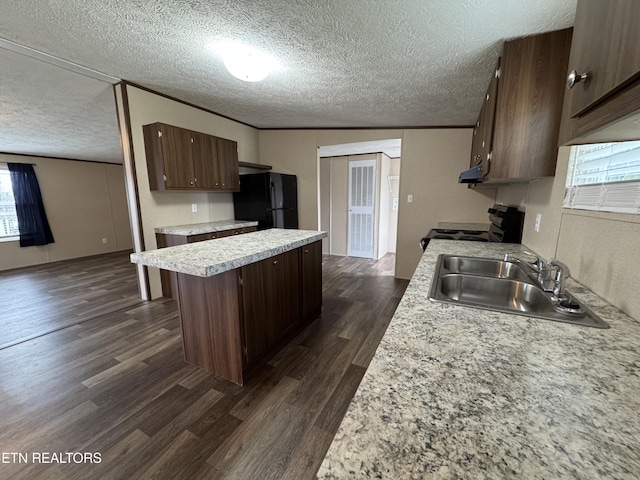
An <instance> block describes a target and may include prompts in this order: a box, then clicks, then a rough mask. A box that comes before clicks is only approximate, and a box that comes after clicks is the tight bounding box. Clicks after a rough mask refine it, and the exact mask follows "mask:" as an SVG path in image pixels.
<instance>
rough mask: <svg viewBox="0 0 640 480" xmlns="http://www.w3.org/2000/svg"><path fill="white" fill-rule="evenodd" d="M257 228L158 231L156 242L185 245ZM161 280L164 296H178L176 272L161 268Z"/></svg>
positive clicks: (167, 245)
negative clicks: (179, 232) (182, 232)
mask: <svg viewBox="0 0 640 480" xmlns="http://www.w3.org/2000/svg"><path fill="white" fill-rule="evenodd" d="M256 230H257V227H242V228H231V229H229V230H218V231H216V232H209V233H199V234H196V235H172V234H165V233H156V244H157V245H158V248H166V247H175V246H176V245H184V244H186V243H194V242H204V241H205V240H214V239H216V238H222V237H230V236H232V235H241V234H243V233H249V232H255V231H256ZM160 282H161V284H162V296H163V297H167V298H176V296H175V293H174V292H176V291H177V290H176V289H177V285H176V275H175V273H174V272H170V271H168V270H160Z"/></svg>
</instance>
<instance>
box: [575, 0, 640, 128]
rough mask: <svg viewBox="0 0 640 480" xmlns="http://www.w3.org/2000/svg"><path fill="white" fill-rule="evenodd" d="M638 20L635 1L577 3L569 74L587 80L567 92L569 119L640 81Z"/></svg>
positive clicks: (639, 3) (639, 12)
mask: <svg viewBox="0 0 640 480" xmlns="http://www.w3.org/2000/svg"><path fill="white" fill-rule="evenodd" d="M638 19H640V1H638V0H580V1H579V2H578V9H577V11H576V21H575V27H574V32H575V33H574V37H573V45H574V48H573V49H572V50H571V57H570V60H569V72H572V71H575V75H574V76H576V75H577V78H580V76H581V75H582V74H586V75H587V77H586V79H585V81H579V82H578V83H577V84H575V85H573V87H572V88H571V116H572V117H573V116H576V115H580V114H582V113H583V112H585V111H587V110H588V109H590V108H591V107H593V106H595V105H597V104H598V103H600V101H602V100H605V99H606V98H607V97H609V96H610V95H611V94H613V93H615V92H617V91H618V90H620V89H621V88H624V87H625V86H627V85H628V84H629V83H631V82H632V81H634V80H636V79H638V78H640V28H639V27H640V25H639V24H638ZM567 81H568V82H569V84H568V86H570V85H571V82H570V81H569V78H567Z"/></svg>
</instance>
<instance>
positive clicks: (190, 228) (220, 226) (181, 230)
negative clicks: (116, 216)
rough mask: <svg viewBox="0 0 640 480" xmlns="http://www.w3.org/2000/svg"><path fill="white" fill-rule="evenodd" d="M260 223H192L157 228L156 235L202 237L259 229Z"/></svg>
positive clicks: (227, 221)
mask: <svg viewBox="0 0 640 480" xmlns="http://www.w3.org/2000/svg"><path fill="white" fill-rule="evenodd" d="M257 226H258V222H250V221H247V220H218V221H216V222H204V223H191V224H189V225H173V226H168V227H156V228H154V231H155V232H156V233H163V234H165V235H200V234H202V233H213V232H220V231H222V230H233V229H235V228H247V227H257Z"/></svg>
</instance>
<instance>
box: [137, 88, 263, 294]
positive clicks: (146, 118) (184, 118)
mask: <svg viewBox="0 0 640 480" xmlns="http://www.w3.org/2000/svg"><path fill="white" fill-rule="evenodd" d="M126 92H127V96H128V100H129V103H128V107H129V112H130V117H129V119H130V122H131V144H132V145H133V154H134V159H135V172H136V178H135V182H136V184H137V195H138V202H139V209H140V217H141V222H142V236H143V238H144V249H145V250H152V249H155V248H157V245H156V238H155V232H154V229H155V228H156V227H161V226H169V225H184V224H190V223H199V222H208V221H215V220H228V219H232V218H233V196H232V194H231V193H209V192H157V191H151V190H150V189H149V177H148V170H147V162H146V155H145V148H144V138H143V133H142V126H143V125H147V124H150V123H155V122H162V123H167V124H170V125H175V126H178V127H182V128H188V129H190V130H194V131H197V132H202V133H206V134H210V135H215V136H218V137H222V138H227V139H230V140H234V141H236V142H238V159H239V160H240V161H245V162H252V163H256V162H257V161H258V157H259V155H258V148H259V147H258V131H257V130H256V129H255V128H252V127H248V126H246V125H243V124H241V123H238V122H234V121H233V120H229V119H226V118H224V117H220V116H218V115H214V114H211V113H208V112H205V111H203V110H200V109H197V108H194V107H190V106H188V105H185V104H183V103H180V102H176V101H174V100H171V99H168V98H165V97H162V96H160V95H156V94H154V93H151V92H148V91H145V90H141V89H139V88H136V87H132V86H130V85H127V86H126ZM126 157H127V155H126V152H125V161H127V158H126ZM193 203H195V204H197V205H198V211H197V213H192V211H191V205H192V204H193ZM129 208H130V209H135V208H136V206H135V205H131V204H130V206H129ZM149 286H150V294H151V298H157V297H160V296H161V295H162V288H161V284H160V274H159V271H158V270H157V269H155V268H149Z"/></svg>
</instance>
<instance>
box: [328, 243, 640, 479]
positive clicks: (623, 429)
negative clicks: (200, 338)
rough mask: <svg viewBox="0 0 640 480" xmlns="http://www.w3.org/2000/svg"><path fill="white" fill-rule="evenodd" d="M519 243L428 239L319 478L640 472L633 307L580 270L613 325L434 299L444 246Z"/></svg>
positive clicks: (585, 297)
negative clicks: (628, 309)
mask: <svg viewBox="0 0 640 480" xmlns="http://www.w3.org/2000/svg"><path fill="white" fill-rule="evenodd" d="M523 249H526V247H524V246H521V245H514V244H502V243H477V242H461V241H449V240H432V241H431V243H430V244H429V247H428V249H427V250H426V252H425V253H424V255H423V257H422V259H421V261H420V263H419V265H418V267H417V269H416V271H415V273H414V275H413V277H412V279H411V282H410V283H409V286H408V287H407V290H406V292H405V294H404V296H403V298H402V300H401V302H400V304H399V306H398V308H397V310H396V312H395V314H394V317H393V319H392V320H391V322H390V324H389V327H388V329H387V331H386V333H385V335H384V337H383V339H382V341H381V343H380V345H379V347H378V349H377V351H376V354H375V356H374V358H373V359H372V361H371V364H370V365H369V367H368V369H367V372H366V373H365V376H364V378H363V380H362V383H361V384H360V386H359V388H358V390H357V392H356V395H355V396H354V398H353V400H352V402H351V405H350V407H349V409H348V411H347V413H346V415H345V417H344V419H343V421H342V424H341V426H340V428H339V430H338V432H337V434H336V436H335V438H334V440H333V443H332V444H331V446H330V448H329V451H328V452H327V455H326V457H325V459H324V462H323V463H322V465H321V467H320V469H319V471H318V474H317V477H318V478H333V479H347V478H357V479H361V478H383V479H398V480H400V479H403V480H404V479H453V478H457V479H469V478H473V479H489V478H491V479H514V478H522V479H556V478H575V479H602V478H617V479H627V478H628V479H635V478H638V475H639V472H640V449H638V445H640V416H638V412H639V411H640V375H639V374H640V356H639V355H638V345H640V324H639V322H638V321H637V320H634V319H632V318H630V317H628V316H626V315H624V314H623V313H622V312H620V311H619V310H618V309H616V308H615V307H613V306H611V305H609V304H608V303H607V302H605V301H604V300H602V299H601V298H599V297H598V296H596V295H594V294H593V293H591V292H590V291H589V290H587V289H586V288H584V287H582V286H581V285H579V284H578V283H577V282H574V281H572V280H571V279H569V281H568V282H567V290H568V291H569V292H570V293H572V294H573V295H574V296H575V297H576V298H578V299H579V300H580V301H582V302H584V303H586V304H587V305H588V306H589V307H590V308H591V309H592V310H593V311H595V312H596V313H597V314H598V315H600V316H601V317H602V319H603V320H605V321H606V322H607V323H608V324H609V325H610V327H611V328H610V329H607V330H602V329H595V328H588V327H581V326H576V325H570V324H565V323H556V322H551V321H547V320H541V319H535V318H528V317H524V316H519V315H510V314H505V313H498V312H492V311H487V310H478V309H472V308H467V307H462V306H455V305H448V304H443V303H434V302H430V301H429V300H428V295H429V288H430V285H431V280H432V278H433V275H434V269H435V265H436V261H437V258H438V255H439V254H460V255H471V256H483V257H494V258H501V257H502V256H503V255H504V254H505V253H507V252H510V253H517V252H519V251H521V250H523Z"/></svg>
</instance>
